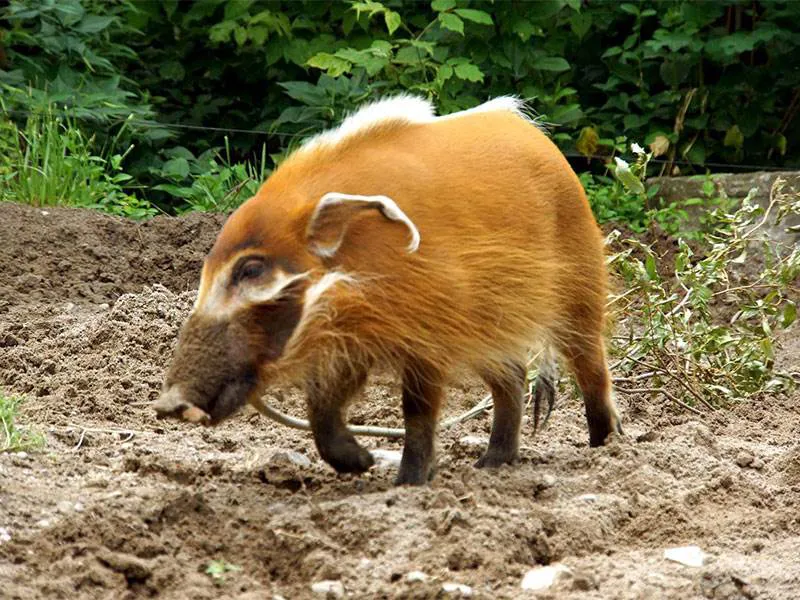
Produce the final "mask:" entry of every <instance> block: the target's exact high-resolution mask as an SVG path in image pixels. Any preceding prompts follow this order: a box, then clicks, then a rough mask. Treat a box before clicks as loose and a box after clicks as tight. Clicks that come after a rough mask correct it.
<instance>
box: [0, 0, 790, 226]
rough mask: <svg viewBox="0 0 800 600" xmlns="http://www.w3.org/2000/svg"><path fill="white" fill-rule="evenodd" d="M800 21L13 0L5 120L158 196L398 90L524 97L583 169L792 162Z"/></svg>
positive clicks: (553, 9) (4, 73)
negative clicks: (635, 162)
mask: <svg viewBox="0 0 800 600" xmlns="http://www.w3.org/2000/svg"><path fill="white" fill-rule="evenodd" d="M799 23H800V2H779V1H768V0H762V1H758V2H752V1H746V2H744V1H736V0H715V1H691V0H671V1H661V2H655V1H641V2H629V3H625V2H602V1H597V0H593V1H590V0H541V1H535V2H520V1H514V2H500V1H498V2H491V1H487V0H434V1H433V2H412V1H407V0H387V1H385V2H383V3H379V2H372V1H364V2H342V1H338V2H337V1H283V2H279V1H270V0H196V1H192V2H179V1H177V0H166V1H149V0H147V1H142V0H129V1H126V0H12V1H10V2H8V3H7V5H6V6H5V7H4V8H3V9H2V12H1V13H0V86H2V88H1V89H2V110H3V114H4V116H3V123H4V124H5V126H6V128H7V127H9V126H11V125H13V126H16V127H18V128H20V131H22V130H23V129H24V127H25V126H26V123H28V120H29V118H30V115H31V114H42V113H43V112H48V111H49V113H50V114H55V115H57V116H60V115H64V118H65V119H67V121H66V123H67V125H68V126H69V127H72V128H77V129H78V130H80V131H81V132H82V133H83V135H84V136H85V138H86V140H88V141H89V142H91V144H92V146H93V147H94V148H96V149H97V150H95V153H96V154H98V155H99V157H100V158H101V159H102V160H104V161H106V162H107V163H108V164H109V165H111V158H112V157H113V156H114V155H116V156H117V157H118V158H119V159H120V160H118V161H117V165H116V167H115V168H116V169H117V171H120V172H121V171H124V173H125V176H124V177H122V180H120V181H118V182H117V183H119V184H120V185H122V186H123V187H125V189H126V190H128V191H131V190H134V191H135V192H134V193H135V194H136V196H137V197H139V198H144V199H146V200H147V202H148V203H155V204H156V205H157V206H159V207H160V208H161V209H164V210H168V211H173V210H176V209H181V208H185V207H187V206H188V207H192V208H224V206H222V204H224V203H222V204H221V203H220V198H222V197H225V195H226V194H228V192H230V190H231V189H233V188H236V186H240V187H241V186H242V184H243V183H244V182H246V181H248V182H249V180H253V181H256V180H258V179H259V178H261V177H263V176H265V175H266V174H267V173H268V171H269V169H270V168H272V166H273V165H274V163H275V161H277V160H280V156H281V155H282V153H285V152H286V151H287V150H288V149H290V148H291V147H292V145H293V144H296V143H297V142H299V141H300V140H301V139H302V137H304V136H306V135H309V134H311V133H314V132H316V131H318V130H319V129H321V128H323V127H326V126H329V125H331V124H333V123H334V122H335V121H336V120H338V119H339V118H341V116H342V115H343V114H344V113H346V111H348V110H350V109H352V108H354V107H355V106H357V105H358V104H359V103H361V102H363V101H365V100H368V99H370V98H375V97H379V96H381V95H384V94H388V93H391V92H398V91H404V90H408V91H411V92H414V93H418V94H422V95H425V96H428V97H431V98H432V99H433V100H434V101H435V102H436V104H437V105H438V106H439V107H440V111H441V112H452V111H455V110H459V109H463V108H467V107H470V106H473V105H475V104H477V103H479V102H482V101H484V100H486V99H487V98H490V97H494V96H499V95H504V94H518V95H520V96H523V97H525V98H527V99H529V100H530V103H531V106H532V108H533V109H534V110H535V111H536V112H538V113H539V114H540V115H541V116H542V118H543V120H544V121H546V122H548V123H551V124H552V125H553V128H552V130H553V136H554V139H555V140H556V142H557V143H558V144H559V146H560V147H561V148H562V150H563V151H564V152H565V153H566V154H567V155H568V156H570V157H571V160H572V161H573V164H574V165H575V166H576V167H577V168H578V169H579V170H589V171H592V170H593V171H594V172H595V174H602V172H603V168H604V167H603V165H604V164H605V163H606V162H607V160H608V158H609V157H611V156H612V155H614V154H616V153H621V152H622V153H624V152H626V151H627V148H628V147H629V145H630V143H631V142H637V143H639V144H642V145H643V146H645V147H648V146H649V149H650V150H651V151H652V152H653V154H654V156H655V159H654V160H653V161H651V163H650V169H651V171H652V174H658V173H665V174H676V173H678V172H680V173H683V174H687V173H699V174H702V173H706V172H707V171H709V170H710V171H720V170H726V171H730V170H743V169H753V168H755V167H758V166H769V167H783V168H795V167H797V166H798V165H800V149H798V146H797V140H798V139H800V119H798V118H796V116H797V113H798V112H800V60H798V59H797V57H798V56H800V25H799ZM67 125H63V126H64V127H67ZM3 139H4V140H5V142H2V141H0V144H2V143H6V144H9V143H11V144H13V143H14V140H11V141H9V136H8V135H6V136H5V138H3ZM23 145H24V144H23ZM131 146H132V148H131ZM23 150H24V148H23ZM245 163H246V164H245ZM237 169H238V170H237ZM0 173H2V171H0ZM9 173H10V175H9ZM18 175H19V173H18V170H17V171H14V169H13V165H12V166H11V167H8V166H7V168H6V176H7V177H12V176H18ZM204 177H205V179H203V178H204ZM215 186H216V187H215ZM251 188H252V186H250V187H248V188H247V191H248V192H249V191H250V190H251Z"/></svg>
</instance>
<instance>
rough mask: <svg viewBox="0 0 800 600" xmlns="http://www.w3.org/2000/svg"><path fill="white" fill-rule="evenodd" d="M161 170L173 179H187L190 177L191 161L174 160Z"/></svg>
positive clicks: (166, 163)
mask: <svg viewBox="0 0 800 600" xmlns="http://www.w3.org/2000/svg"><path fill="white" fill-rule="evenodd" d="M161 169H162V171H163V172H164V174H165V175H166V176H167V177H170V178H171V179H185V178H186V177H188V176H189V161H188V160H186V159H185V158H183V157H179V158H173V159H172V160H168V161H167V162H165V163H164V166H163V167H162V168H161Z"/></svg>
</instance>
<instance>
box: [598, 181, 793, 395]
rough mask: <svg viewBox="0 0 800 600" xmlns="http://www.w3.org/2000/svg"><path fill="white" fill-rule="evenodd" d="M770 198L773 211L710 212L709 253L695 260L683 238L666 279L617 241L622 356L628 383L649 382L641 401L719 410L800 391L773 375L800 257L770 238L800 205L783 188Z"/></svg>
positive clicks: (636, 250) (650, 257)
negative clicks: (663, 399)
mask: <svg viewBox="0 0 800 600" xmlns="http://www.w3.org/2000/svg"><path fill="white" fill-rule="evenodd" d="M754 191H755V190H754ZM772 198H773V199H772V201H771V203H770V205H769V206H768V208H767V209H766V210H765V209H763V208H761V207H760V206H758V205H756V204H753V203H752V202H751V200H750V197H749V196H748V198H747V199H745V200H744V202H743V204H742V205H741V207H739V208H738V209H737V210H735V211H731V212H729V211H726V210H723V209H716V210H714V211H712V212H711V213H710V215H709V221H708V225H709V230H708V232H707V233H706V241H707V242H709V246H708V248H707V249H706V250H704V253H702V254H696V253H695V251H694V250H693V249H692V247H691V246H690V244H688V243H687V242H686V241H685V240H684V239H682V238H679V239H678V251H677V253H676V254H675V258H674V271H673V270H672V269H670V271H671V276H670V277H668V278H667V277H665V276H664V275H663V274H662V273H661V272H659V269H658V268H657V264H658V261H659V259H658V257H657V256H656V254H655V252H654V251H653V249H651V248H650V247H649V246H648V245H646V244H643V243H642V242H640V241H638V240H636V239H622V238H621V236H620V234H619V232H618V231H615V232H613V233H612V236H611V238H612V242H613V243H619V244H622V245H623V246H624V247H625V249H624V250H622V251H621V252H619V253H617V254H615V255H614V256H612V258H611V268H612V270H613V271H615V272H616V273H617V274H618V275H620V276H621V277H622V278H623V280H624V281H625V284H626V287H625V290H626V291H625V292H624V293H623V294H622V295H620V296H617V297H615V298H614V301H613V303H612V308H613V310H615V311H616V312H617V313H618V314H619V315H620V316H621V319H620V321H621V325H622V327H621V328H622V329H623V334H622V335H619V336H617V337H616V338H615V340H616V347H615V349H614V353H615V354H617V355H618V356H619V360H618V361H617V362H616V363H615V365H614V366H615V368H616V369H617V371H618V372H621V373H622V374H623V375H626V376H625V377H623V378H622V381H634V380H637V381H642V380H648V381H649V382H650V384H651V385H652V387H649V388H647V389H646V390H640V391H647V392H652V393H657V392H661V393H664V394H665V395H667V396H669V397H670V398H672V399H674V400H675V399H677V400H679V401H680V402H682V403H683V404H685V405H688V406H690V407H691V406H694V405H696V404H698V403H702V404H706V405H707V406H709V407H711V408H714V407H718V406H720V405H723V404H725V403H727V402H730V401H733V400H743V399H748V398H752V397H753V396H756V395H764V394H767V393H774V392H777V391H781V390H786V389H788V388H790V387H792V386H793V384H794V383H793V380H792V377H791V375H790V374H788V373H782V372H777V371H776V370H775V365H774V357H775V342H774V339H775V336H774V332H775V331H776V330H778V329H780V328H787V327H790V326H792V324H793V323H794V321H795V319H796V316H797V307H796V304H795V301H796V296H795V297H793V296H792V295H791V294H792V292H791V290H792V286H793V282H795V281H796V280H797V278H798V277H800V249H798V248H797V247H796V246H794V245H788V244H782V243H780V242H778V241H776V240H774V239H770V238H769V236H767V235H764V234H762V230H763V227H764V225H765V224H766V223H767V222H768V220H769V219H771V218H775V219H776V222H777V223H779V222H780V221H781V220H782V219H783V218H785V217H786V215H788V214H795V215H798V214H800V195H797V194H794V195H790V194H785V193H783V191H782V182H780V180H779V181H778V182H776V188H775V189H774V190H773V193H772ZM776 213H777V214H776ZM746 265H748V266H750V267H751V268H747V266H746ZM726 307H733V308H732V309H727V308H726ZM625 390H626V388H625V386H623V387H622V388H621V391H623V392H625ZM628 391H630V390H628ZM681 398H682V400H681Z"/></svg>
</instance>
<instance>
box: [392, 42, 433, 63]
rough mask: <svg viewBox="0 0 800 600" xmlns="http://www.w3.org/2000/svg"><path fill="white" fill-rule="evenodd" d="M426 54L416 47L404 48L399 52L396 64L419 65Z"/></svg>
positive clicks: (395, 59) (396, 56)
mask: <svg viewBox="0 0 800 600" xmlns="http://www.w3.org/2000/svg"><path fill="white" fill-rule="evenodd" d="M424 56H425V53H424V52H423V51H422V50H420V49H419V48H415V47H414V46H404V47H403V48H400V50H398V51H397V54H395V57H394V61H393V62H394V63H395V64H398V65H419V64H420V63H421V62H422V61H423V57H424Z"/></svg>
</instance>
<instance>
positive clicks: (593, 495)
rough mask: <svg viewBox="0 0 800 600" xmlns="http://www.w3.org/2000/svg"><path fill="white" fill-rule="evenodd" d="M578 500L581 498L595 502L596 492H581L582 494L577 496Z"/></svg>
mask: <svg viewBox="0 0 800 600" xmlns="http://www.w3.org/2000/svg"><path fill="white" fill-rule="evenodd" d="M578 500H583V501H584V502H597V494H583V495H582V496H578Z"/></svg>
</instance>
